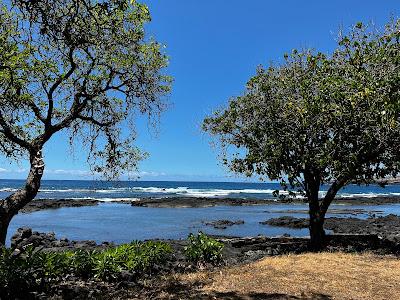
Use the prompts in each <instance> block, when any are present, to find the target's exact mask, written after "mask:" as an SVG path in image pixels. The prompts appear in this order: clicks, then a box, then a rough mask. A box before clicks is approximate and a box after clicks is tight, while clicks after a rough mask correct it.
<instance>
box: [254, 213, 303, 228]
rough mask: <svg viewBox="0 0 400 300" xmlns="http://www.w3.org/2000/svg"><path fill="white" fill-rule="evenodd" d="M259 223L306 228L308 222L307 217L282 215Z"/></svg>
mask: <svg viewBox="0 0 400 300" xmlns="http://www.w3.org/2000/svg"><path fill="white" fill-rule="evenodd" d="M260 224H263V225H270V226H278V227H287V228H296V229H300V228H307V227H308V224H309V222H308V219H302V218H295V217H290V216H283V217H279V218H273V219H269V220H266V221H263V222H260Z"/></svg>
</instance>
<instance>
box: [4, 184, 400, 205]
mask: <svg viewBox="0 0 400 300" xmlns="http://www.w3.org/2000/svg"><path fill="white" fill-rule="evenodd" d="M16 191H17V189H15V188H13V187H4V188H0V192H3V193H13V192H16ZM40 192H41V193H44V194H58V193H67V194H68V193H71V194H75V195H76V196H78V195H77V194H79V193H87V194H98V196H95V197H78V198H76V199H87V198H90V199H93V198H96V199H98V200H100V201H104V202H107V201H108V202H109V201H125V200H132V199H135V198H129V195H132V197H143V196H146V195H149V196H153V195H177V196H187V197H208V198H213V197H214V198H215V197H229V196H230V195H239V194H243V195H245V194H247V195H251V194H253V195H265V196H268V197H271V196H272V194H273V192H274V190H273V189H210V188H208V189H207V188H204V189H201V188H198V189H195V188H189V187H186V186H180V187H173V188H172V187H165V188H163V187H116V188H108V189H107V188H102V189H95V188H76V189H74V188H65V189H63V188H54V189H52V188H43V189H41V190H40ZM100 194H104V196H105V197H103V196H100ZM112 194H116V196H118V194H123V195H121V196H122V197H121V198H117V199H116V198H111V197H110V196H111V195H112ZM279 194H280V195H287V194H288V191H283V190H281V191H279ZM319 195H320V197H323V196H325V195H326V191H320V193H319ZM82 196H83V195H82ZM338 196H339V197H343V198H354V197H361V198H376V197H387V196H393V197H395V196H400V192H391V193H373V192H370V193H339V194H338ZM55 198H57V196H55ZM68 198H70V197H68ZM297 198H302V196H301V195H298V196H297ZM70 199H72V198H70ZM118 199H119V200H118Z"/></svg>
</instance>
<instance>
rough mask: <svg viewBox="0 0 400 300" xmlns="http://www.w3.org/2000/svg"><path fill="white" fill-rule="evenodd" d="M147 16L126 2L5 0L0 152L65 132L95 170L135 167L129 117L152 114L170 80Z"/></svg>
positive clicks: (24, 151)
mask: <svg viewBox="0 0 400 300" xmlns="http://www.w3.org/2000/svg"><path fill="white" fill-rule="evenodd" d="M150 19H151V18H150V14H149V11H148V8H147V6H145V5H144V4H140V3H137V2H136V1H128V0H104V1H97V0H67V1H64V0H63V1H61V0H51V1H50V0H36V1H28V0H14V1H12V5H11V6H9V7H8V6H6V5H4V4H1V6H0V153H1V154H4V155H5V156H7V157H8V158H15V159H20V158H21V157H24V156H26V155H32V153H35V152H36V151H38V150H40V149H41V148H42V147H43V145H44V144H45V143H46V142H47V141H48V140H49V139H50V138H51V137H52V136H53V135H54V134H55V133H57V132H59V131H61V130H64V131H66V132H68V133H69V136H70V141H71V143H72V142H73V141H76V140H79V141H80V142H81V143H82V145H83V146H85V147H87V150H88V153H89V156H88V162H89V163H90V165H91V167H92V170H93V171H95V172H101V173H104V174H105V175H106V176H109V177H114V176H117V175H118V174H119V173H120V172H122V171H123V170H132V169H135V168H136V164H137V161H138V160H139V159H140V158H141V157H143V154H142V153H141V152H140V151H139V150H138V149H137V148H136V147H135V146H134V144H133V142H134V140H135V136H136V135H135V128H134V122H133V121H134V118H135V116H136V115H137V114H146V115H148V116H149V117H151V120H157V116H158V115H159V113H160V112H162V111H163V110H164V109H165V106H166V104H165V103H164V102H163V101H162V99H163V97H164V96H165V95H166V94H167V93H168V92H169V91H170V83H171V78H170V77H169V76H166V75H165V74H164V73H163V69H164V68H165V67H166V66H167V63H168V59H167V57H166V55H165V54H164V53H163V50H162V48H163V46H162V45H160V44H159V43H157V42H156V41H154V40H153V39H148V38H146V36H145V30H144V27H145V24H146V23H148V22H149V21H150ZM123 128H129V130H128V129H124V130H123Z"/></svg>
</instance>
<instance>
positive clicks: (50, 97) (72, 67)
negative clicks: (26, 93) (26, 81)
mask: <svg viewBox="0 0 400 300" xmlns="http://www.w3.org/2000/svg"><path fill="white" fill-rule="evenodd" d="M74 50H75V48H73V47H72V48H70V49H69V53H68V60H69V62H70V69H69V70H68V72H67V73H66V74H65V75H61V76H60V77H58V78H57V80H56V82H55V83H54V84H53V85H52V86H51V88H50V89H49V91H48V92H47V98H48V101H49V107H48V110H47V117H46V129H47V128H50V126H51V118H52V115H53V109H54V101H53V94H54V92H55V90H56V89H57V88H58V87H59V86H60V84H61V83H63V81H65V80H67V79H68V78H69V77H71V75H72V74H73V73H74V71H75V70H76V67H77V66H76V63H75V61H74V57H73V55H74Z"/></svg>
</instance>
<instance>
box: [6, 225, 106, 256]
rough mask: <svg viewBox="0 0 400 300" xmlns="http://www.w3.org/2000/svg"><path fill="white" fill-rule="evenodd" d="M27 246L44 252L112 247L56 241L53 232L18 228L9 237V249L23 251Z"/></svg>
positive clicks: (88, 242) (83, 242) (86, 242)
mask: <svg viewBox="0 0 400 300" xmlns="http://www.w3.org/2000/svg"><path fill="white" fill-rule="evenodd" d="M27 245H31V246H33V247H34V248H39V249H41V250H45V251H63V250H73V249H85V250H93V249H98V248H101V249H105V248H108V247H110V246H113V244H112V243H105V244H101V245H97V244H96V242H94V241H69V240H68V239H67V238H61V239H60V240H57V239H56V236H55V234H54V232H50V233H39V232H37V231H32V229H30V228H27V227H23V228H19V229H18V230H17V231H16V233H15V234H14V235H13V236H12V237H11V248H14V249H23V248H24V247H26V246H27Z"/></svg>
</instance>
